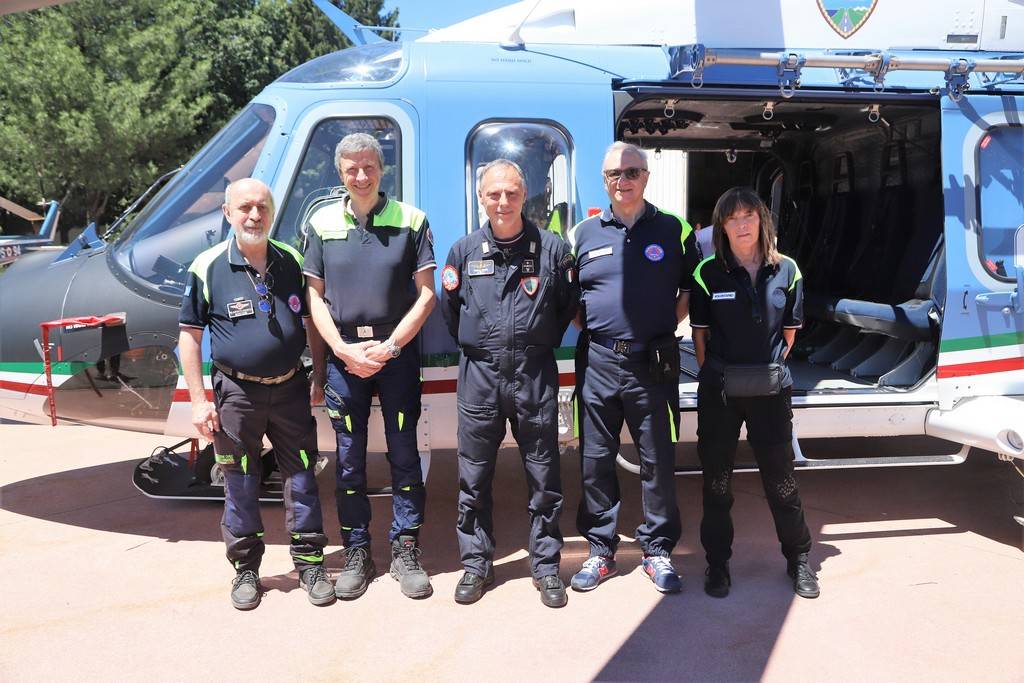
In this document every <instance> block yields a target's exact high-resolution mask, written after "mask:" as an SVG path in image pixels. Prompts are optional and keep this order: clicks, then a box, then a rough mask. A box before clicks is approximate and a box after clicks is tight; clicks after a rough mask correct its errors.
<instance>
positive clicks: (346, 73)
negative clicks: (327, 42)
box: [278, 43, 402, 83]
mask: <svg viewBox="0 0 1024 683" xmlns="http://www.w3.org/2000/svg"><path fill="white" fill-rule="evenodd" d="M401 69H402V48H401V47H396V46H395V44H394V43H372V44H370V45H361V46H359V47H350V48H348V49H347V50H339V51H338V52H332V53H331V54H329V55H324V56H322V57H317V58H316V59H314V60H312V61H310V62H306V63H305V64H303V65H302V66H297V67H295V68H294V69H292V70H291V71H289V72H288V73H286V74H285V75H284V76H281V78H280V79H278V80H279V81H281V82H283V83H383V82H385V81H390V80H391V79H393V78H394V77H395V76H397V75H398V73H399V71H401Z"/></svg>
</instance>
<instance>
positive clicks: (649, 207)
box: [600, 199, 658, 230]
mask: <svg viewBox="0 0 1024 683" xmlns="http://www.w3.org/2000/svg"><path fill="white" fill-rule="evenodd" d="M657 212H658V207H656V206H655V205H654V204H651V203H650V202H649V201H647V200H646V199H645V200H644V210H643V212H641V214H640V217H639V218H637V219H636V222H635V223H633V227H636V226H637V225H639V224H640V222H641V221H645V220H647V219H649V218H652V217H653V216H654V214H656V213H657ZM600 216H601V225H604V226H609V225H610V226H614V227H616V228H620V229H622V230H627V229H628V228H626V226H625V224H624V223H623V222H622V221H620V220H619V219H618V218H616V217H615V214H614V213H612V207H611V205H610V204H609V205H608V206H606V207H605V208H604V210H603V211H602V212H601V214H600Z"/></svg>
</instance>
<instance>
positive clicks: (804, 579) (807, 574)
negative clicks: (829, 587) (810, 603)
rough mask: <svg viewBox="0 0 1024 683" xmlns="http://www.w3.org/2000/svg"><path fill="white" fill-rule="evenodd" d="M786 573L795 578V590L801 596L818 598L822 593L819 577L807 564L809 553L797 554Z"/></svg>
mask: <svg viewBox="0 0 1024 683" xmlns="http://www.w3.org/2000/svg"><path fill="white" fill-rule="evenodd" d="M786 573H787V574H789V578H791V579H793V591H794V592H795V593H796V594H797V595H799V596H800V597H801V598H816V597H818V596H819V595H821V588H819V586H818V577H817V576H815V574H814V572H813V571H811V567H810V566H809V565H808V564H807V553H802V554H800V555H797V556H796V558H795V559H792V560H790V561H789V566H788V567H787V568H786Z"/></svg>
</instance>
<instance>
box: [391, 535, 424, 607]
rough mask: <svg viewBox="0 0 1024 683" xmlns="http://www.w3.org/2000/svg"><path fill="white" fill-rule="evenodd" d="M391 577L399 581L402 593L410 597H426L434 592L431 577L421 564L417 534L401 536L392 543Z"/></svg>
mask: <svg viewBox="0 0 1024 683" xmlns="http://www.w3.org/2000/svg"><path fill="white" fill-rule="evenodd" d="M391 578H393V579H395V581H398V583H399V585H401V587H402V594H403V595H405V596H406V597H409V598H425V597H427V596H429V595H430V594H431V593H433V592H434V589H433V588H432V587H431V585H430V577H429V576H427V572H426V571H425V570H424V569H423V567H421V566H420V549H419V547H418V546H417V545H416V537H415V536H399V537H398V538H396V539H395V541H394V543H392V544H391Z"/></svg>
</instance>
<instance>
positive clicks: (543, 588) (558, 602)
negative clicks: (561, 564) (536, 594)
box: [533, 574, 569, 607]
mask: <svg viewBox="0 0 1024 683" xmlns="http://www.w3.org/2000/svg"><path fill="white" fill-rule="evenodd" d="M533 585H534V586H535V587H536V588H537V590H539V591H540V601H541V602H542V603H544V606H545V607H565V603H567V602H569V596H568V595H566V593H565V584H564V583H562V579H560V578H558V574H548V575H547V576H542V577H540V578H539V579H534V580H533Z"/></svg>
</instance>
